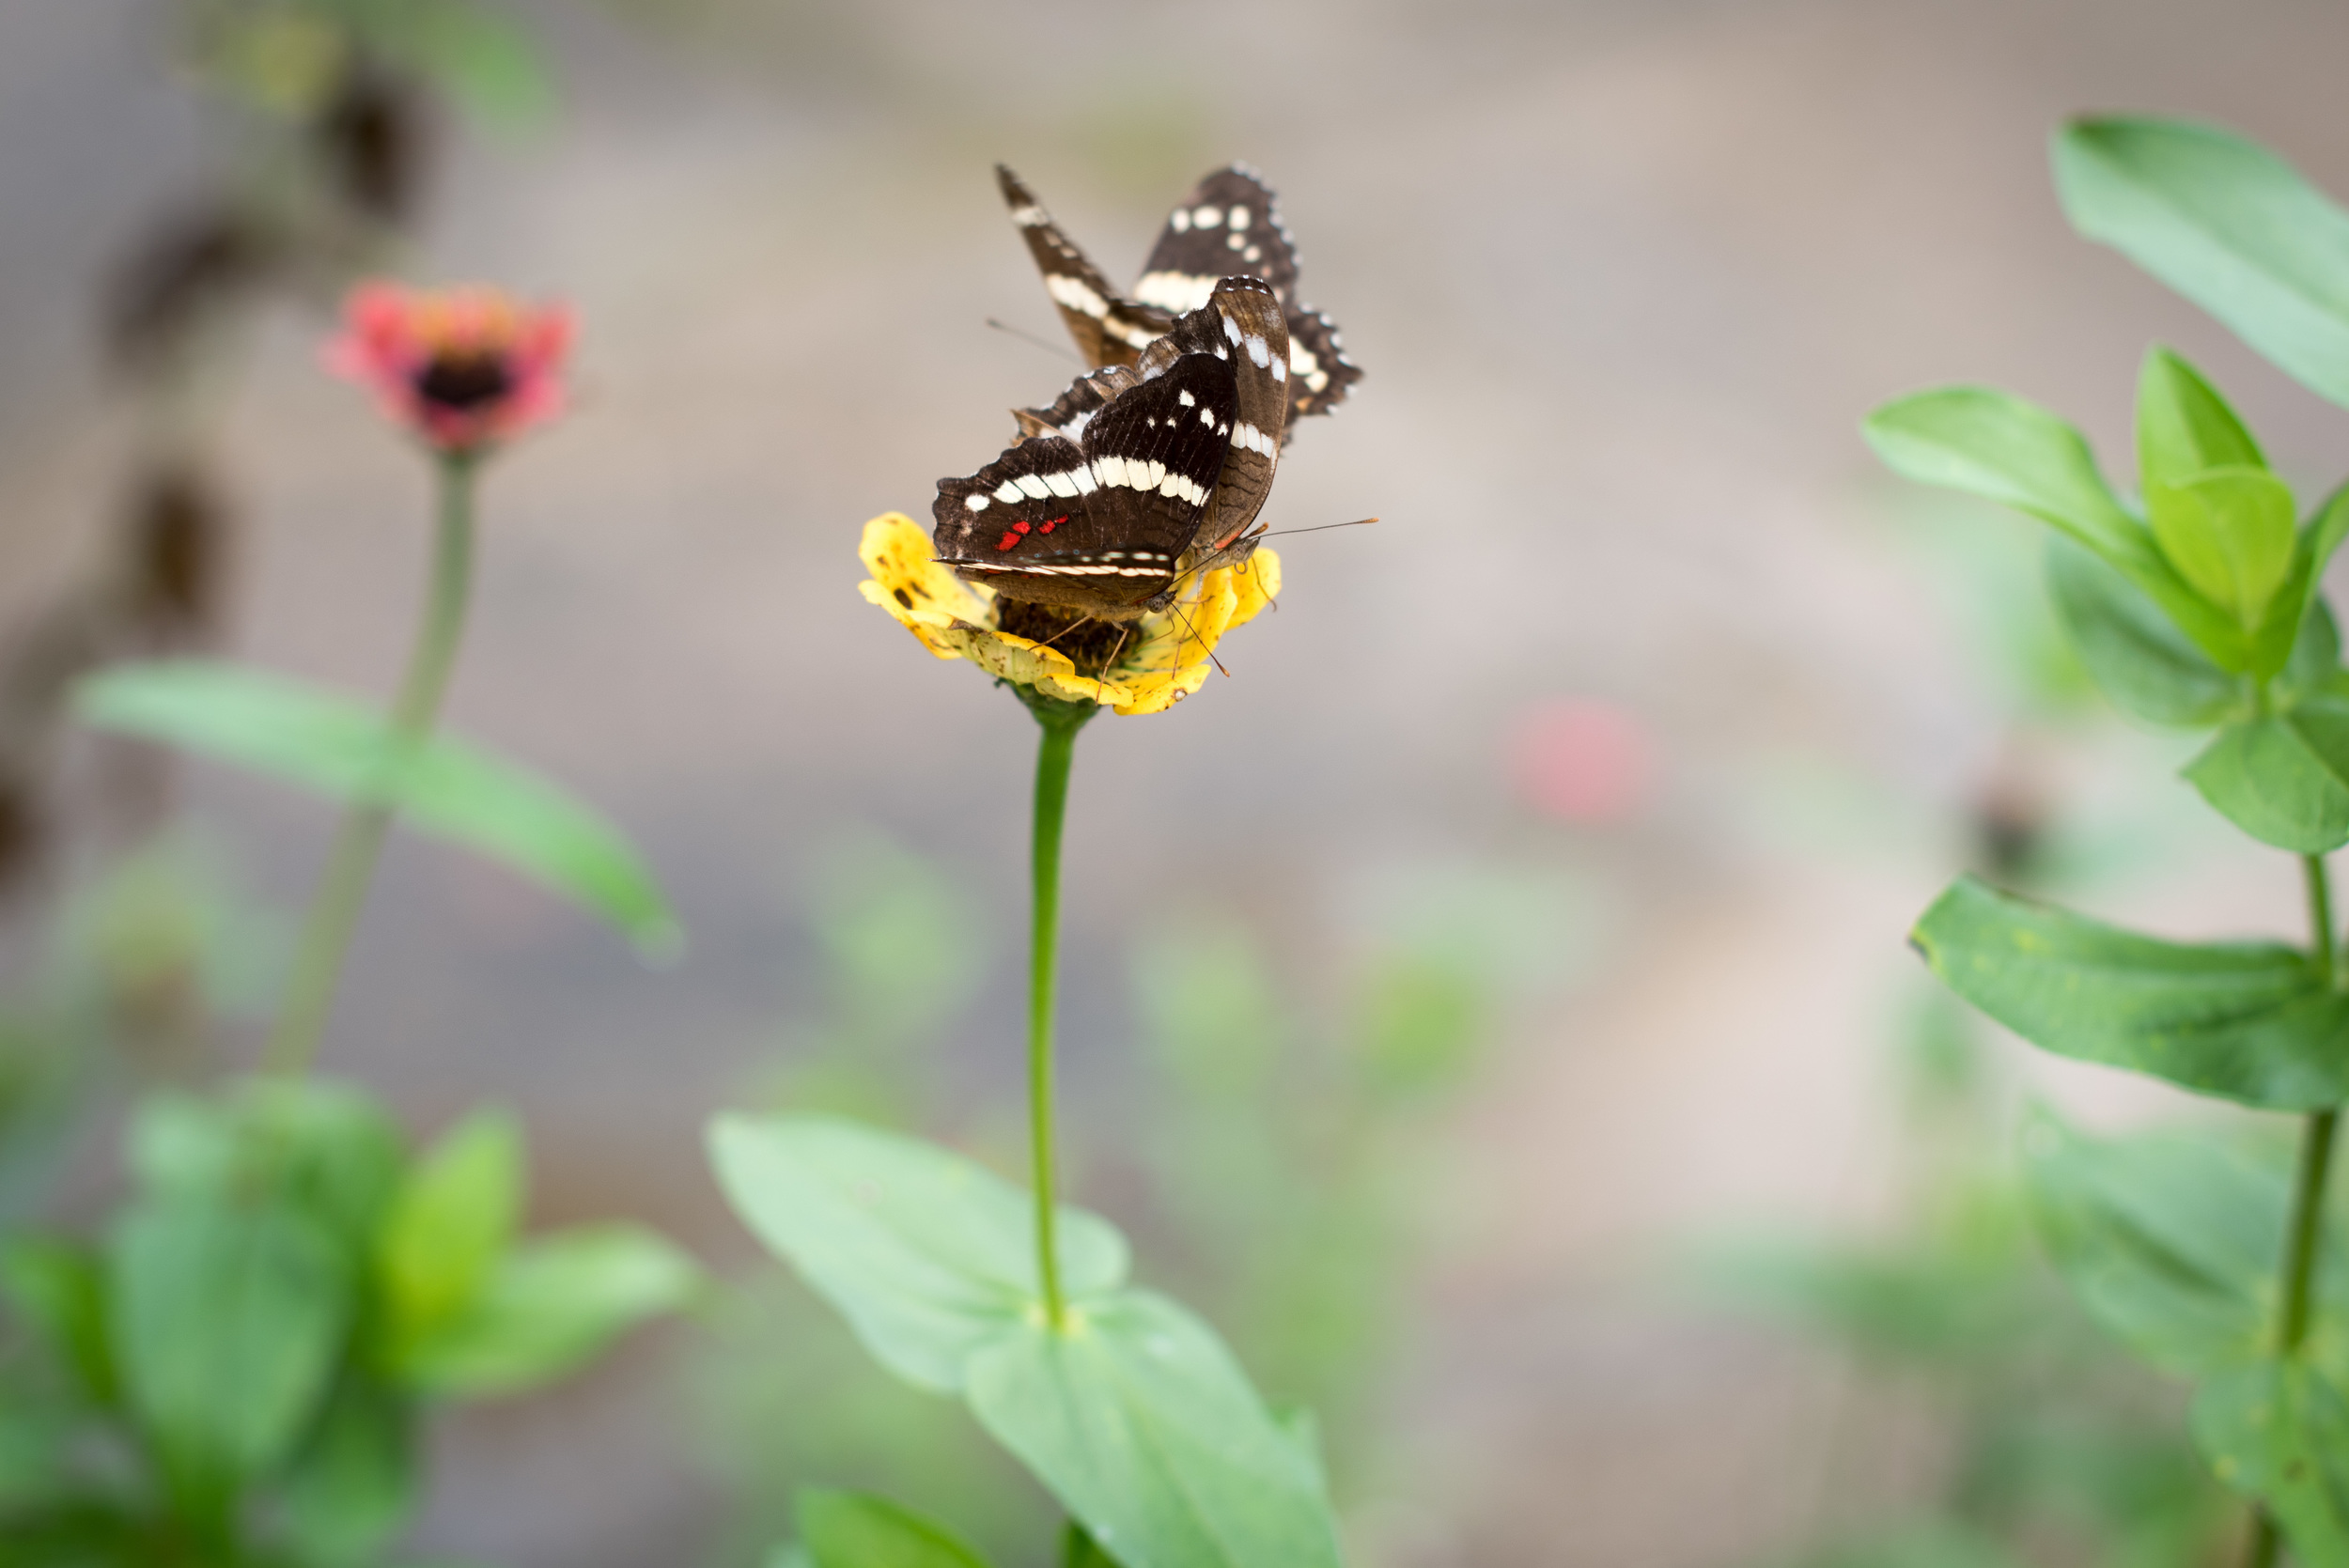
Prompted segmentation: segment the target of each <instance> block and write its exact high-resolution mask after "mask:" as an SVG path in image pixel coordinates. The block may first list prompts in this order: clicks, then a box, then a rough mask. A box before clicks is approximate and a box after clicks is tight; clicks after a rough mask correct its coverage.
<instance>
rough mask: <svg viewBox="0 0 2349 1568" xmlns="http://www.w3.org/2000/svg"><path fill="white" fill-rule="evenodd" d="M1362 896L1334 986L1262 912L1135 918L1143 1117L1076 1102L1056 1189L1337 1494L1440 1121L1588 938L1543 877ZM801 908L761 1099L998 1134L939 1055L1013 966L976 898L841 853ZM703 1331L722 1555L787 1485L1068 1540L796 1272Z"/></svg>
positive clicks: (1368, 1452)
mask: <svg viewBox="0 0 2349 1568" xmlns="http://www.w3.org/2000/svg"><path fill="white" fill-rule="evenodd" d="M1373 881H1374V883H1375V884H1376V885H1371V886H1366V887H1364V888H1362V889H1358V890H1353V893H1352V895H1351V896H1350V897H1349V899H1348V908H1349V912H1350V913H1351V914H1353V915H1355V916H1357V917H1358V918H1357V919H1355V921H1354V922H1353V924H1355V925H1356V927H1357V930H1356V939H1357V940H1356V945H1355V948H1354V950H1353V951H1352V952H1351V953H1350V954H1349V955H1348V963H1347V970H1346V978H1344V979H1342V980H1341V981H1340V983H1339V984H1338V985H1337V986H1335V987H1334V994H1333V995H1331V996H1328V997H1315V996H1314V995H1311V994H1309V993H1305V992H1303V991H1302V989H1301V988H1300V987H1299V986H1295V985H1294V984H1284V983H1283V982H1282V981H1281V980H1280V978H1279V973H1280V970H1279V969H1278V968H1277V967H1276V965H1275V963H1274V962H1273V959H1272V957H1271V956H1270V953H1269V946H1268V941H1267V939H1266V935H1265V933H1263V932H1261V931H1260V930H1258V929H1256V928H1255V927H1253V926H1252V924H1249V923H1245V922H1242V921H1239V920H1237V919H1235V918H1233V917H1230V916H1227V915H1219V914H1215V913H1212V912H1199V913H1194V914H1192V915H1190V916H1188V917H1177V918H1171V919H1167V920H1164V921H1162V922H1160V923H1159V924H1156V925H1155V926H1146V927H1144V928H1143V931H1142V932H1141V934H1140V935H1139V937H1138V939H1137V940H1136V942H1135V945H1134V948H1133V955H1132V959H1131V963H1130V967H1129V972H1130V977H1131V978H1130V986H1131V994H1132V998H1133V1008H1134V1017H1135V1024H1136V1029H1137V1034H1138V1045H1139V1050H1138V1051H1137V1052H1136V1054H1135V1055H1134V1056H1133V1057H1132V1058H1131V1066H1130V1069H1129V1070H1128V1072H1127V1073H1126V1074H1124V1075H1123V1076H1122V1078H1121V1080H1120V1082H1119V1083H1118V1084H1117V1086H1116V1088H1115V1091H1114V1092H1115V1093H1116V1094H1121V1095H1123V1094H1131V1095H1134V1096H1137V1097H1139V1098H1140V1099H1141V1100H1142V1101H1143V1103H1146V1104H1147V1105H1148V1106H1149V1108H1150V1109H1149V1113H1148V1115H1147V1116H1145V1117H1138V1118H1135V1119H1134V1120H1135V1121H1136V1122H1138V1123H1139V1124H1140V1125H1141V1126H1143V1127H1144V1128H1145V1129H1146V1130H1144V1131H1143V1132H1142V1133H1141V1134H1139V1135H1138V1136H1137V1137H1136V1138H1134V1139H1133V1140H1132V1141H1128V1142H1125V1143H1118V1142H1114V1141H1110V1140H1107V1139H1104V1138H1102V1137H1101V1136H1099V1135H1096V1136H1094V1137H1091V1138H1088V1137H1087V1135H1086V1132H1085V1125H1086V1118H1085V1117H1083V1116H1078V1117H1076V1118H1075V1119H1074V1120H1073V1121H1072V1129H1073V1130H1072V1133H1071V1135H1070V1143H1071V1148H1070V1150H1069V1157H1070V1161H1071V1165H1072V1168H1073V1169H1075V1170H1077V1171H1079V1172H1082V1173H1081V1176H1080V1177H1079V1178H1078V1179H1077V1180H1076V1181H1075V1182H1074V1183H1072V1187H1073V1188H1075V1189H1076V1190H1077V1191H1079V1192H1082V1193H1098V1194H1101V1195H1103V1196H1104V1198H1105V1199H1107V1200H1108V1201H1109V1206H1111V1207H1113V1208H1114V1209H1115V1211H1116V1214H1117V1218H1118V1219H1120V1221H1121V1223H1123V1224H1124V1225H1125V1226H1126V1228H1127V1229H1128V1230H1129V1231H1132V1232H1134V1233H1137V1245H1138V1250H1139V1253H1140V1255H1141V1256H1142V1257H1143V1259H1145V1260H1146V1261H1147V1265H1148V1272H1149V1274H1150V1275H1151V1278H1150V1279H1149V1280H1148V1281H1146V1282H1148V1283H1152V1284H1155V1285H1159V1286H1161V1287H1164V1288H1167V1289H1169V1290H1174V1291H1178V1292H1179V1293H1180V1295H1181V1296H1182V1297H1183V1298H1184V1299H1186V1300H1188V1301H1190V1302H1191V1303H1193V1304H1194V1305H1195V1306H1196V1307H1197V1308H1198V1309H1199V1311H1200V1312H1201V1315H1203V1316H1204V1317H1206V1319H1207V1320H1208V1321H1209V1322H1210V1323H1212V1324H1213V1325H1215V1327H1217V1328H1218V1329H1219V1330H1220V1331H1221V1333H1222V1334H1223V1335H1224V1336H1225V1337H1226V1338H1227V1339H1228V1340H1229V1342H1230V1343H1231V1344H1232V1346H1233V1348H1234V1349H1235V1350H1236V1351H1237V1353H1238V1355H1239V1358H1240V1359H1241V1360H1242V1361H1243V1362H1244V1363H1245V1364H1246V1366H1247V1368H1248V1370H1249V1373H1250V1374H1251V1375H1252V1378H1253V1380H1254V1381H1255V1382H1256V1384H1257V1386H1258V1387H1260V1388H1261V1389H1264V1390H1265V1393H1266V1397H1267V1398H1268V1399H1269V1400H1270V1401H1271V1402H1272V1403H1273V1404H1274V1405H1275V1406H1276V1407H1292V1406H1297V1407H1307V1408H1311V1409H1312V1410H1314V1411H1315V1412H1316V1414H1317V1415H1318V1416H1319V1418H1320V1428H1321V1430H1322V1431H1323V1432H1326V1433H1327V1434H1329V1435H1330V1436H1329V1453H1328V1462H1329V1465H1330V1471H1331V1475H1332V1479H1333V1481H1334V1483H1335V1485H1336V1487H1337V1490H1338V1495H1339V1497H1340V1499H1341V1500H1343V1498H1344V1497H1345V1495H1346V1488H1347V1486H1348V1485H1349V1484H1351V1483H1354V1482H1355V1481H1357V1480H1359V1479H1361V1478H1362V1477H1364V1476H1366V1475H1368V1474H1370V1473H1371V1472H1372V1471H1373V1470H1375V1468H1376V1467H1377V1464H1378V1463H1379V1461H1380V1458H1381V1455H1380V1453H1379V1452H1378V1449H1377V1432H1378V1430H1379V1425H1380V1423H1379V1422H1378V1421H1377V1420H1376V1414H1377V1403H1378V1400H1379V1398H1380V1396H1381V1393H1382V1391H1383V1389H1382V1382H1381V1376H1382V1373H1383V1371H1384V1370H1385V1369H1386V1368H1387V1367H1389V1366H1390V1365H1392V1359H1393V1355H1394V1352H1395V1350H1396V1349H1397V1345H1398V1337H1399V1333H1400V1331H1401V1329H1402V1328H1403V1327H1404V1325H1403V1324H1402V1322H1401V1321H1400V1314H1401V1312H1402V1311H1403V1308H1402V1306H1401V1304H1400V1303H1401V1301H1402V1299H1403V1293H1402V1292H1401V1290H1400V1282H1401V1277H1402V1275H1403V1273H1404V1271H1405V1270H1406V1269H1407V1268H1408V1266H1409V1265H1410V1263H1411V1260H1412V1258H1413V1256H1414V1251H1415V1249H1416V1247H1417V1245H1418V1242H1419V1240H1420V1239H1421V1236H1422V1234H1423V1224H1422V1215H1423V1196H1424V1194H1426V1193H1427V1192H1428V1191H1429V1190H1431V1188H1433V1186H1434V1183H1433V1182H1432V1180H1431V1179H1430V1172H1429V1169H1428V1168H1429V1166H1430V1165H1431V1164H1432V1154H1433V1150H1432V1146H1431V1142H1430V1140H1431V1137H1432V1129H1431V1127H1430V1125H1429V1124H1430V1120H1431V1112H1432V1111H1434V1110H1436V1109H1438V1108H1439V1107H1440V1106H1441V1105H1442V1104H1443V1103H1444V1101H1445V1098H1446V1096H1447V1094H1449V1093H1450V1092H1451V1091H1452V1090H1454V1089H1455V1088H1456V1087H1457V1086H1458V1085H1459V1084H1460V1083H1461V1082H1463V1081H1464V1080H1465V1079H1466V1078H1467V1077H1468V1075H1469V1074H1470V1071H1471V1070H1472V1069H1473V1068H1474V1066H1475V1064H1476V1063H1478V1061H1479V1060H1480V1059H1481V1057H1482V1054H1483V1052H1484V1051H1485V1049H1486V1047H1487V1046H1488V1045H1489V1043H1490V1042H1491V1040H1492V1038H1493V1035H1494V1032H1495V1031H1496V1030H1497V1029H1498V1028H1499V1026H1500V1024H1501V1019H1502V1017H1503V1016H1504V1014H1505V1012H1506V1010H1507V1006H1508V1004H1509V1001H1511V999H1512V998H1513V997H1514V996H1515V995H1517V993H1518V992H1520V991H1521V990H1522V989H1523V988H1524V987H1526V986H1528V985H1548V984H1553V983H1555V982H1556V980H1557V979H1558V978H1559V977H1560V976H1561V975H1562V974H1565V973H1569V972H1572V971H1573V970H1575V969H1576V968H1577V967H1578V966H1577V964H1576V962H1575V960H1576V956H1577V954H1578V951H1579V947H1580V946H1581V945H1583V944H1585V943H1586V942H1587V939H1588V935H1587V925H1588V922H1587V919H1586V917H1587V913H1588V911H1587V908H1586V907H1585V905H1586V900H1585V899H1584V897H1583V895H1582V893H1581V892H1580V890H1579V888H1578V887H1576V886H1574V885H1572V884H1565V883H1560V882H1558V881H1557V880H1555V879H1554V878H1545V877H1542V876H1539V875H1536V874H1533V873H1529V872H1512V873H1502V872H1499V871H1494V870H1487V869H1482V868H1477V867H1472V866H1446V867H1441V868H1437V869H1435V870H1433V871H1430V870H1427V869H1426V868H1406V869H1405V870H1403V871H1401V872H1398V873H1397V874H1395V875H1394V876H1392V877H1382V878H1374V879H1373ZM810 906H811V920H812V924H813V927H814V932H815V939H816V946H817V951H818V953H819V955H821V959H822V964H823V969H822V972H821V974H820V975H819V976H818V977H817V985H816V986H815V987H814V989H815V990H816V991H817V994H818V995H820V996H821V997H822V998H823V1001H822V1003H821V1005H820V1007H819V1008H817V1010H815V1011H814V1012H813V1013H812V1014H811V1015H810V1016H806V1017H796V1018H793V1019H792V1020H790V1021H789V1023H788V1024H787V1025H786V1028H785V1030H784V1040H783V1051H782V1053H781V1054H782V1061H781V1063H779V1065H778V1067H777V1069H776V1070H775V1071H774V1073H773V1074H772V1075H771V1076H770V1079H769V1080H768V1082H767V1085H766V1088H765V1091H764V1094H763V1096H762V1097H764V1098H765V1099H766V1100H767V1101H768V1102H769V1103H771V1104H775V1105H778V1106H788V1107H789V1108H790V1109H791V1110H795V1111H804V1110H834V1111H839V1112H843V1113H847V1114H852V1115H856V1116H859V1117H862V1118H865V1119H868V1120H872V1121H876V1122H880V1123H883V1124H888V1125H895V1126H917V1127H929V1128H936V1127H939V1126H958V1127H961V1128H963V1129H965V1130H966V1131H968V1130H970V1129H972V1128H974V1127H975V1128H976V1129H977V1131H978V1132H979V1134H980V1141H981V1142H982V1144H983V1145H984V1144H985V1143H986V1141H987V1138H988V1135H989V1134H990V1133H991V1131H992V1130H993V1128H994V1127H995V1126H996V1123H995V1122H994V1120H993V1118H994V1117H996V1116H997V1115H999V1114H1001V1111H1000V1110H999V1109H998V1108H996V1107H992V1106H985V1105H982V1106H977V1107H973V1106H972V1105H970V1104H969V1103H967V1102H961V1101H957V1099H956V1097H955V1094H956V1092H955V1090H954V1088H953V1085H954V1083H955V1079H956V1075H955V1074H954V1072H953V1071H952V1070H950V1069H947V1068H946V1067H945V1055H946V1051H947V1044H948V1041H949V1039H950V1037H951V1035H952V1033H953V1032H955V1030H956V1029H957V1027H958V1026H959V1025H960V1023H961V1021H962V1019H963V1017H965V1015H966V1014H967V1013H968V1011H969V1009H970V1007H971V1004H972V1002H973V1001H975V1000H976V999H977V996H978V993H979V990H980V988H981V986H983V984H984V983H985V981H986V979H987V977H988V975H989V974H990V973H991V972H993V971H994V970H995V969H996V968H997V967H998V966H997V963H996V960H997V959H998V958H999V957H1000V956H1001V955H1000V952H999V950H998V949H997V947H996V945H995V941H994V940H990V935H991V932H992V930H994V929H998V928H994V927H990V925H989V924H988V921H987V918H986V915H987V909H986V906H985V904H984V901H983V900H981V899H980V898H979V897H978V896H977V895H976V894H975V893H973V892H972V891H971V890H968V889H965V888H963V887H961V886H960V885H959V884H958V883H957V881H956V880H955V879H954V878H953V877H951V876H949V875H948V874H947V873H946V872H945V871H944V870H943V869H942V868H941V867H940V866H938V865H937V864H935V863H933V862H928V861H926V860H925V859H923V858H922V857H920V856H917V855H914V854H912V853H910V852H909V851H907V850H905V849H903V848H902V847H899V846H894V845H892V844H889V843H887V842H886V841H882V840H879V839H875V838H871V837H856V838H852V839H850V840H849V841H848V842H847V843H845V844H844V845H843V846H841V847H840V848H839V849H838V850H836V851H835V852H834V853H833V854H832V855H831V856H829V857H827V858H826V860H825V861H824V862H821V863H820V864H819V866H818V868H817V872H816V874H815V876H814V877H813V878H812V881H811V889H810ZM996 940H1000V939H996ZM1000 1097H1001V1099H1002V1100H1003V1103H1004V1104H1005V1105H1007V1104H1008V1102H1009V1099H1010V1095H1009V1094H1008V1093H1005V1094H1003V1095H1002V1096H1000ZM1121 1120H1122V1119H1121ZM708 1323H709V1326H710V1333H709V1343H708V1347H707V1350H706V1352H705V1354H704V1356H703V1357H702V1358H701V1366H700V1369H699V1371H698V1373H697V1375H696V1389H695V1391H696V1398H697V1403H698V1404H699V1405H700V1407H701V1408H702V1410H703V1411H704V1413H705V1417H706V1421H707V1423H708V1427H709V1430H710V1434H711V1436H710V1439H709V1441H708V1449H709V1451H710V1453H711V1456H712V1461H713V1463H714V1464H716V1465H717V1466H718V1467H721V1468H722V1469H723V1472H724V1473H725V1475H726V1477H727V1480H728V1484H729V1486H730V1489H731V1490H732V1492H733V1493H734V1495H735V1497H736V1498H737V1505H738V1509H739V1518H738V1520H737V1523H736V1527H735V1529H734V1530H733V1532H732V1538H731V1544H730V1545H728V1546H727V1547H726V1548H725V1552H724V1557H725V1560H728V1561H742V1562H747V1561H757V1560H764V1559H765V1555H766V1553H767V1551H768V1550H769V1548H770V1544H771V1543H773V1542H775V1541H777V1540H779V1539H784V1538H786V1537H788V1536H789V1535H790V1534H791V1533H792V1532H793V1530H794V1529H795V1528H796V1526H795V1523H794V1513H793V1511H794V1507H795V1500H794V1499H795V1498H796V1497H797V1496H798V1494H799V1493H800V1491H801V1488H803V1487H808V1486H818V1487H828V1486H841V1485H852V1486H856V1487H860V1488H869V1489H870V1490H872V1491H873V1492H875V1493H878V1494H879V1495H882V1496H885V1497H887V1498H892V1499H894V1500H895V1502H897V1503H900V1504H903V1505H905V1506H908V1507H910V1508H912V1509H914V1510H917V1511H918V1512H919V1513H920V1514H922V1515H924V1516H926V1517H928V1518H931V1519H935V1520H938V1521H942V1522H943V1524H944V1525H946V1526H948V1527H951V1529H953V1530H954V1531H956V1532H957V1533H958V1534H961V1535H964V1536H966V1537H967V1538H968V1539H969V1540H971V1541H972V1543H973V1544H974V1545H976V1546H977V1547H978V1548H979V1549H980V1550H982V1551H983V1552H984V1553H985V1554H986V1556H987V1557H988V1560H994V1561H999V1562H1023V1561H1024V1562H1044V1561H1049V1560H1053V1556H1054V1551H1055V1548H1056V1545H1058V1544H1059V1534H1060V1532H1061V1530H1062V1528H1063V1527H1062V1523H1061V1521H1060V1519H1059V1517H1058V1514H1057V1510H1055V1509H1054V1508H1053V1507H1052V1505H1051V1503H1050V1499H1049V1498H1046V1497H1045V1495H1044V1494H1043V1492H1042V1491H1041V1489H1039V1488H1038V1487H1037V1485H1036V1484H1035V1483H1034V1481H1032V1480H1030V1479H1029V1478H1028V1477H1027V1476H1026V1475H1025V1474H1024V1473H1023V1472H1021V1471H1020V1469H1019V1467H1018V1466H1017V1465H1016V1464H1014V1463H1013V1462H1012V1461H1010V1460H1009V1459H1007V1458H1006V1457H1005V1456H1004V1455H1003V1452H1001V1451H1000V1450H998V1449H996V1448H995V1447H994V1446H993V1445H992V1444H991V1443H989V1442H988V1439H987V1437H986V1436H985V1435H984V1434H983V1433H982V1432H981V1431H980V1429H979V1427H978V1425H977V1424H976V1423H975V1422H974V1421H972V1419H971V1418H970V1416H969V1415H968V1414H966V1412H965V1410H964V1408H963V1407H962V1405H959V1404H957V1403H955V1402H952V1401H948V1400H944V1399H939V1398H936V1397H933V1396H928V1395H925V1394H923V1393H920V1392H917V1391H915V1390H913V1389H909V1388H907V1387H906V1386H904V1385H903V1384H901V1383H898V1382H896V1381H895V1380H894V1379H892V1378H891V1377H890V1376H888V1374H885V1373H883V1372H882V1371H880V1370H879V1368H878V1367H876V1366H874V1365H873V1364H872V1362H871V1361H870V1359H869V1358H866V1357H865V1356H863V1354H861V1353H860V1352H859V1350H858V1348H857V1346H856V1344H855V1342H854V1340H853V1339H852V1337H851V1336H850V1334H849V1333H848V1329H847V1328H846V1327H843V1326H842V1325H841V1323H840V1322H839V1320H838V1319H837V1317H836V1316H835V1315H834V1314H833V1313H832V1312H829V1311H827V1310H826V1309H825V1308H823V1307H822V1306H821V1305H820V1304H818V1303H817V1301H816V1300H815V1299H814V1298H813V1297H812V1296H811V1295H810V1294H809V1293H808V1292H807V1291H806V1290H805V1289H804V1288H803V1287H802V1286H801V1285H800V1284H799V1283H798V1282H797V1281H793V1280H790V1279H788V1278H786V1277H784V1276H783V1275H781V1274H780V1273H779V1272H777V1273H768V1274H765V1275H761V1276H759V1277H756V1278H754V1279H753V1280H751V1281H746V1282H744V1283H743V1284H741V1285H740V1286H739V1287H737V1288H735V1289H733V1290H731V1291H729V1292H727V1293H725V1296H724V1298H723V1300H722V1302H721V1304H720V1305H719V1306H718V1307H717V1308H716V1309H715V1310H714V1311H713V1312H712V1313H711V1314H710V1316H709V1318H708Z"/></svg>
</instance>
